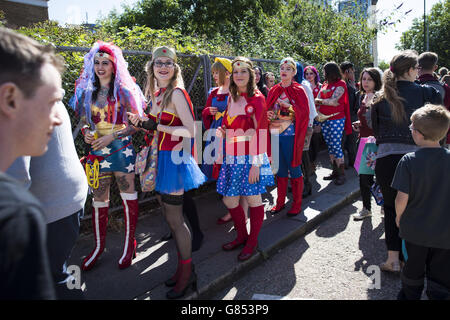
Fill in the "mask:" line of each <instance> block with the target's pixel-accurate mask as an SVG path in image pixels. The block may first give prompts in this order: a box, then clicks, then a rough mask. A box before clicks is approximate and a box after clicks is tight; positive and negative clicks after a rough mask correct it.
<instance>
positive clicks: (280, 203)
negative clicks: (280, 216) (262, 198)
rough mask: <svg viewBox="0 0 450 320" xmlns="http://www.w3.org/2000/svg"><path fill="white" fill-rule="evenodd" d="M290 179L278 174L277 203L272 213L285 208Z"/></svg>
mask: <svg viewBox="0 0 450 320" xmlns="http://www.w3.org/2000/svg"><path fill="white" fill-rule="evenodd" d="M288 179H289V178H288V177H286V178H281V177H278V176H277V204H276V205H275V207H273V208H272V209H271V210H270V213H271V214H276V213H278V212H280V211H281V210H283V209H284V204H285V202H286V193H287V188H288Z"/></svg>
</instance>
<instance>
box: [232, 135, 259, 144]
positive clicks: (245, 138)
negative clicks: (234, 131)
mask: <svg viewBox="0 0 450 320" xmlns="http://www.w3.org/2000/svg"><path fill="white" fill-rule="evenodd" d="M252 138H253V136H238V137H231V138H227V142H228V143H234V142H244V141H250V140H251V139H252Z"/></svg>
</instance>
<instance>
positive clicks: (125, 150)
mask: <svg viewBox="0 0 450 320" xmlns="http://www.w3.org/2000/svg"><path fill="white" fill-rule="evenodd" d="M91 154H93V155H96V156H101V157H104V158H105V159H104V160H103V161H100V173H102V172H118V171H119V172H124V173H132V172H134V163H135V162H136V154H135V152H134V148H133V144H132V143H131V137H124V138H121V139H115V140H114V141H113V142H111V143H110V144H109V145H108V146H107V147H106V148H103V149H101V150H97V151H93V150H92V151H91Z"/></svg>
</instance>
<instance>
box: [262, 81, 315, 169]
mask: <svg viewBox="0 0 450 320" xmlns="http://www.w3.org/2000/svg"><path fill="white" fill-rule="evenodd" d="M283 92H285V93H286V96H287V97H288V98H289V101H290V102H291V104H292V106H293V108H294V111H295V139H294V156H293V158H292V163H291V166H292V167H297V166H299V165H300V164H301V163H302V153H303V146H304V144H305V136H306V131H307V130H308V123H309V104H308V96H307V95H306V92H305V89H303V87H302V86H301V85H300V84H299V83H297V82H295V81H292V84H291V85H290V86H289V87H286V88H284V87H282V86H281V83H279V84H277V85H275V86H274V87H272V89H270V91H269V95H268V96H267V110H271V109H272V108H273V106H274V105H275V103H276V102H277V99H278V98H279V97H280V96H281V94H282V93H283Z"/></svg>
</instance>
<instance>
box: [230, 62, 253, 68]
mask: <svg viewBox="0 0 450 320" xmlns="http://www.w3.org/2000/svg"><path fill="white" fill-rule="evenodd" d="M234 66H237V67H239V68H249V69H253V67H252V66H251V65H249V64H248V63H247V62H245V61H242V60H237V61H235V62H234V63H233V67H234Z"/></svg>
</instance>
